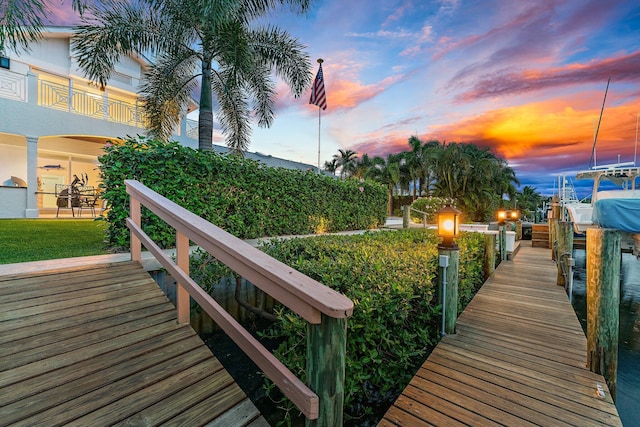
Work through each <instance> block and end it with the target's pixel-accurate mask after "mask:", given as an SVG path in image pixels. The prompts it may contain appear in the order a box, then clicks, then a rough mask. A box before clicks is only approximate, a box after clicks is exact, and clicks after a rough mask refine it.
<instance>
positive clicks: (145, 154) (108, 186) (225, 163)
mask: <svg viewBox="0 0 640 427" xmlns="http://www.w3.org/2000/svg"><path fill="white" fill-rule="evenodd" d="M99 161H100V164H101V166H100V171H101V179H102V184H101V187H102V188H103V197H104V198H105V199H106V200H107V202H108V205H109V206H110V208H111V209H110V210H109V211H108V212H107V221H108V222H109V224H110V227H109V230H108V235H107V239H108V242H109V244H110V245H111V246H113V247H115V248H116V249H119V248H126V247H128V244H129V231H128V229H127V228H126V226H125V219H126V218H127V216H128V215H129V197H128V195H127V194H126V190H125V186H124V180H125V179H135V180H138V181H140V182H142V183H143V184H145V185H147V186H148V187H150V188H152V189H153V190H155V191H157V192H158V193H160V194H162V195H164V196H165V197H167V198H169V199H171V200H173V201H174V202H176V203H178V204H179V205H181V206H183V207H185V208H186V209H188V210H189V211H191V212H194V213H195V214H197V215H199V216H201V217H203V218H205V219H207V220H208V221H210V222H212V223H213V224H216V225H217V226H219V227H221V228H223V229H224V230H226V231H228V232H229V233H231V234H233V235H235V236H237V237H240V238H257V237H264V236H280V235H288V234H309V233H322V232H332V231H342V230H355V229H369V228H376V227H378V226H380V225H382V224H383V223H384V220H385V216H386V211H385V210H386V202H387V192H386V189H385V188H384V187H383V186H381V185H379V184H377V183H375V182H371V181H366V182H360V181H358V180H355V179H347V180H344V181H343V180H339V179H335V178H333V177H328V176H324V175H318V174H317V173H314V172H312V171H299V170H290V169H283V168H272V167H267V166H265V165H264V164H260V163H258V162H256V161H253V160H248V159H244V158H239V157H230V156H224V155H221V154H218V153H214V152H213V151H208V152H203V151H199V150H193V149H190V148H186V147H183V146H181V145H179V144H178V143H175V142H171V143H162V142H157V141H154V140H151V139H147V138H144V137H137V138H129V139H127V140H126V141H124V142H123V143H118V144H107V146H106V147H105V153H104V155H102V156H100V157H99ZM143 229H144V230H145V232H146V233H147V234H149V235H150V236H151V237H152V238H153V239H154V240H155V241H156V242H157V243H158V244H160V245H161V246H163V247H171V246H173V245H174V242H175V232H174V231H173V230H171V229H170V228H169V227H168V226H166V224H164V222H163V221H161V220H159V219H158V218H157V217H155V216H154V215H151V214H149V213H148V212H145V210H143Z"/></svg>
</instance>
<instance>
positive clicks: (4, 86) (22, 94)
mask: <svg viewBox="0 0 640 427" xmlns="http://www.w3.org/2000/svg"><path fill="white" fill-rule="evenodd" d="M0 98H7V99H12V100H14V101H22V102H27V76H23V75H21V74H17V73H12V72H11V71H8V70H2V69H0Z"/></svg>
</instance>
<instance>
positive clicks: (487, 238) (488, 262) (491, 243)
mask: <svg viewBox="0 0 640 427" xmlns="http://www.w3.org/2000/svg"><path fill="white" fill-rule="evenodd" d="M483 262H484V265H483V270H484V280H487V279H488V278H489V277H491V275H492V274H493V273H494V272H495V271H496V235H495V234H485V235H484V260H483Z"/></svg>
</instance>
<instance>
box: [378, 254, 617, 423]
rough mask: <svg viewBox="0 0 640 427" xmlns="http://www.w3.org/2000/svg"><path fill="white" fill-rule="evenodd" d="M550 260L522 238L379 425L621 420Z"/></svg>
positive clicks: (603, 421) (604, 421)
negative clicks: (512, 255)
mask: <svg viewBox="0 0 640 427" xmlns="http://www.w3.org/2000/svg"><path fill="white" fill-rule="evenodd" d="M550 258H551V253H550V251H549V250H548V249H540V248H533V247H531V243H527V242H521V247H520V251H519V252H518V254H517V256H516V257H515V258H514V260H513V261H507V262H503V263H502V264H500V266H499V267H498V269H497V270H496V272H495V274H494V275H493V276H492V277H491V278H490V279H489V280H488V281H487V282H486V283H485V284H484V286H483V287H482V289H481V290H480V291H479V292H478V294H477V295H476V296H475V297H474V299H473V300H472V301H471V303H470V304H469V305H468V306H467V308H466V309H465V311H464V312H463V313H462V314H461V315H460V317H459V319H458V322H457V329H456V334H455V335H447V336H445V337H443V339H442V340H441V342H440V343H439V344H438V345H437V347H436V348H435V349H434V351H433V352H432V354H431V355H430V356H429V358H428V360H427V361H426V362H425V363H424V364H423V365H422V367H421V368H420V369H419V371H418V373H417V374H416V376H415V377H414V378H413V380H412V381H411V383H410V384H409V385H408V386H407V388H406V389H405V390H404V392H403V393H402V395H401V396H400V397H399V398H398V399H397V400H396V402H395V404H394V405H393V406H392V407H391V408H390V409H389V411H388V412H387V413H386V414H385V416H384V419H383V420H382V422H381V423H380V424H379V425H380V426H396V425H398V426H426V425H447V426H457V425H482V426H492V425H509V426H533V425H542V426H562V425H572V426H604V425H611V426H621V425H622V424H621V422H620V419H619V417H618V413H617V410H616V407H615V405H614V404H613V402H612V400H611V397H610V396H609V390H608V388H607V385H606V383H605V381H604V378H603V377H602V376H601V375H596V374H594V373H591V372H590V371H589V370H587V369H586V363H587V355H586V348H587V342H586V338H585V335H584V333H583V331H582V328H581V326H580V323H579V321H578V319H577V317H576V315H575V313H574V311H573V308H572V307H571V304H570V303H569V301H568V298H567V296H566V294H565V293H564V289H563V288H562V287H559V286H557V285H556V275H557V273H556V266H555V264H554V263H553V262H552V261H551V260H550ZM599 390H602V391H603V392H604V397H600V396H599Z"/></svg>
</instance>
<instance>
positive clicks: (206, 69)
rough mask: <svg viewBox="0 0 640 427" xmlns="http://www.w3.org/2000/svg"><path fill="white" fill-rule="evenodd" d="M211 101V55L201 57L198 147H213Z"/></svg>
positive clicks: (207, 148) (205, 54)
mask: <svg viewBox="0 0 640 427" xmlns="http://www.w3.org/2000/svg"><path fill="white" fill-rule="evenodd" d="M212 105H213V101H212V97H211V56H210V55H209V53H207V52H205V53H204V54H203V57H202V83H201V86H200V113H199V115H198V148H199V149H201V150H211V149H213V142H212V141H213V108H212Z"/></svg>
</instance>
